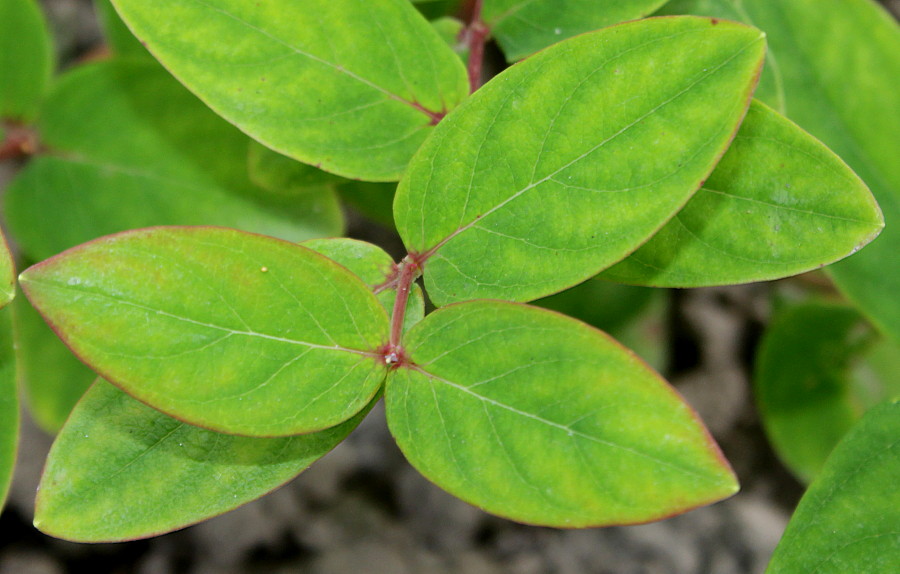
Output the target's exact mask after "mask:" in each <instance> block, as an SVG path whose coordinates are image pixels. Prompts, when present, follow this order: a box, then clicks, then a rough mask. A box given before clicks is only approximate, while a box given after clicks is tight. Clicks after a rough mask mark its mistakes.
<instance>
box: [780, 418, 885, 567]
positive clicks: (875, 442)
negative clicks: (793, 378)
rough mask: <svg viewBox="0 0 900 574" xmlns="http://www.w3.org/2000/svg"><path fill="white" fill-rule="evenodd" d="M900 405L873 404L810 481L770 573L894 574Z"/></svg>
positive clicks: (782, 540)
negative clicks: (819, 472) (848, 573)
mask: <svg viewBox="0 0 900 574" xmlns="http://www.w3.org/2000/svg"><path fill="white" fill-rule="evenodd" d="M897 437H900V403H898V402H888V403H885V404H882V405H879V406H877V407H875V408H873V409H872V410H871V411H869V412H868V413H866V415H865V417H863V419H862V420H861V421H860V422H859V424H858V425H857V426H855V427H854V428H853V430H851V431H850V433H849V434H848V435H847V436H846V437H845V438H844V440H842V441H841V443H840V444H839V445H838V446H837V448H835V449H834V452H833V453H832V454H831V456H830V457H829V458H828V461H827V462H826V463H825V467H824V468H823V469H822V473H821V474H820V475H819V477H818V478H817V479H816V480H815V482H813V483H812V485H810V487H809V489H808V490H807V491H806V494H805V495H804V496H803V499H802V500H801V501H800V505H799V506H798V507H797V510H796V511H795V512H794V515H793V517H792V518H791V521H790V522H789V523H788V526H787V529H786V530H785V532H784V536H783V537H782V539H781V542H780V543H779V544H778V547H777V548H776V549H775V554H774V555H773V556H772V562H771V563H770V564H769V568H768V570H766V572H767V574H780V573H784V574H793V573H795V572H816V573H817V574H844V573H846V572H866V573H872V574H890V573H892V572H895V571H896V570H897V548H898V547H900V532H898V531H897V525H898V524H900V489H898V488H897V477H898V476H900V441H898V439H897Z"/></svg>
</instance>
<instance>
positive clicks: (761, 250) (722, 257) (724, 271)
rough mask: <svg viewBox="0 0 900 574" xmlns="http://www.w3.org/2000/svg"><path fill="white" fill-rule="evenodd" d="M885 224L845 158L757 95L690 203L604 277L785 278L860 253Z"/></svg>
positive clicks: (662, 281) (682, 283) (672, 282)
mask: <svg viewBox="0 0 900 574" xmlns="http://www.w3.org/2000/svg"><path fill="white" fill-rule="evenodd" d="M883 227H884V220H883V219H882V216H881V211H880V210H879V208H878V205H877V204H876V203H875V200H874V199H873V197H872V194H871V193H870V192H869V190H868V188H867V187H866V185H865V184H864V183H863V182H862V181H861V180H860V179H859V178H858V177H857V176H856V174H854V173H853V171H852V170H851V169H850V168H849V167H847V165H846V164H845V163H844V162H842V161H841V160H840V158H838V157H837V156H835V155H834V153H832V152H831V151H830V150H828V148H826V147H825V146H824V145H822V144H821V143H820V142H818V141H817V140H815V139H814V138H813V137H811V136H810V135H808V134H806V133H805V132H804V131H803V130H801V129H800V128H798V127H797V126H796V125H794V124H793V123H791V122H790V121H788V120H787V119H785V118H783V117H781V116H780V115H778V114H777V113H776V112H774V111H773V110H771V109H770V108H768V107H766V106H764V105H762V104H760V103H758V102H754V104H753V105H751V106H750V110H749V112H748V113H747V117H746V119H745V120H744V123H743V124H741V129H740V131H739V132H738V134H737V136H736V137H735V139H734V142H733V143H732V144H731V147H729V148H728V151H727V152H726V153H725V156H724V157H723V158H722V161H720V162H719V164H718V165H717V166H716V169H715V171H713V173H712V175H710V176H709V178H708V179H707V180H706V182H705V183H704V184H703V187H701V188H700V190H699V191H698V192H697V193H696V194H695V195H694V197H692V198H691V200H690V201H689V202H688V204H687V205H686V206H685V207H684V209H682V210H681V211H679V212H678V213H677V214H676V215H675V217H673V218H672V219H671V221H669V223H668V224H666V226H665V227H663V228H662V229H661V230H660V231H659V232H658V233H657V234H656V235H654V236H653V238H652V239H650V241H648V242H647V243H645V244H644V245H643V246H641V248H640V249H638V250H637V251H636V252H635V253H633V254H632V255H630V256H629V257H627V258H626V259H625V260H624V261H622V262H621V263H618V264H617V265H614V266H613V267H611V268H610V269H608V270H606V271H605V272H604V273H603V274H602V276H603V277H604V278H606V279H609V280H612V281H620V282H623V283H632V284H638V285H651V286H657V287H701V286H708V285H723V284H734V283H750V282H753V281H763V280H771V279H778V278H781V277H788V276H791V275H796V274H799V273H802V272H805V271H809V270H812V269H816V268H819V267H821V266H823V265H826V264H828V263H832V262H834V261H836V260H838V259H842V258H843V257H846V256H847V255H850V254H852V253H855V252H856V251H858V250H859V249H860V248H861V247H862V246H863V245H865V244H867V243H868V242H869V241H871V240H872V239H873V238H874V237H875V236H876V235H877V234H878V233H880V232H881V229H882V228H883Z"/></svg>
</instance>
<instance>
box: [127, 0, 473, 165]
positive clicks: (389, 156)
mask: <svg viewBox="0 0 900 574" xmlns="http://www.w3.org/2000/svg"><path fill="white" fill-rule="evenodd" d="M113 4H115V6H116V7H117V8H118V10H119V13H120V14H121V15H122V17H123V19H124V20H125V21H126V22H127V23H128V25H129V26H130V27H131V29H132V31H134V33H135V34H136V35H137V36H138V37H139V38H141V39H143V40H144V41H145V42H146V43H147V46H148V47H149V49H150V51H151V52H152V53H153V54H154V56H156V57H157V58H158V59H159V60H160V61H161V62H162V63H163V64H164V65H165V66H166V68H167V69H169V70H170V71H171V72H172V73H173V74H174V75H175V76H176V77H178V78H179V79H180V80H181V81H183V82H184V83H185V85H187V86H188V87H189V88H190V89H191V90H192V91H193V92H194V93H196V94H197V95H198V96H200V98H201V99H203V101H205V102H207V103H208V104H209V105H210V107H212V108H213V109H214V110H216V111H217V112H218V113H220V114H221V115H222V116H223V117H225V118H226V119H228V120H229V121H230V122H232V123H234V124H235V125H237V126H238V127H240V128H241V129H242V130H243V131H245V132H246V133H248V134H250V135H251V136H253V137H254V138H256V139H257V140H259V141H260V142H262V143H264V144H266V145H267V146H269V147H271V148H272V149H275V150H277V151H279V152H281V153H284V154H285V155H288V156H290V157H293V158H296V159H298V160H300V161H302V162H304V163H308V164H312V165H320V166H321V167H322V168H323V169H325V170H328V171H331V172H334V173H337V174H340V175H344V176H348V177H357V178H363V179H370V180H376V181H387V180H395V179H397V178H399V176H400V174H401V173H402V172H403V170H404V169H405V167H406V164H407V163H408V162H409V158H410V157H412V154H413V153H414V152H415V151H416V149H418V147H419V146H420V145H421V143H422V141H423V140H424V139H425V136H426V135H427V134H428V132H429V131H430V126H431V125H433V123H434V122H436V121H437V120H438V119H439V118H440V117H442V116H443V114H444V113H445V112H447V111H448V110H450V109H452V108H453V107H454V106H456V105H457V104H458V103H459V102H460V101H461V100H462V99H463V98H464V97H466V95H467V94H468V83H467V81H466V72H465V69H464V68H463V66H462V63H461V62H460V61H459V58H458V57H457V56H456V55H455V54H454V53H453V51H452V50H451V49H450V48H449V47H447V45H446V44H444V41H443V40H442V39H441V38H440V37H439V36H438V34H437V32H435V31H434V30H433V29H432V28H431V26H430V25H429V24H428V22H427V21H426V20H425V19H424V18H423V17H422V16H421V15H420V14H419V13H418V12H417V11H416V10H415V8H413V6H412V5H411V4H410V3H409V2H408V1H407V0H382V1H381V2H363V1H360V0H306V1H304V2H294V1H291V0H277V1H272V2H266V3H256V2H244V1H243V0H210V1H208V2H195V1H193V0H162V1H157V2H152V3H148V2H144V1H143V0H114V2H113ZM211 38H214V39H222V41H210V39H211Z"/></svg>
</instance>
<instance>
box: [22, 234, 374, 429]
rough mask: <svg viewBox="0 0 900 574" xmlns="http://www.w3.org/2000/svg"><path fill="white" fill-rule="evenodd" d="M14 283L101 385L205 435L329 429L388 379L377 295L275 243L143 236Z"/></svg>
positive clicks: (52, 264)
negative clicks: (100, 378)
mask: <svg viewBox="0 0 900 574" xmlns="http://www.w3.org/2000/svg"><path fill="white" fill-rule="evenodd" d="M19 280H20V283H21V284H22V286H23V289H24V290H25V292H26V294H27V295H28V296H29V299H30V300H31V302H32V304H33V305H35V307H36V308H37V309H38V310H39V311H41V313H42V314H43V315H44V317H45V319H47V320H48V321H49V322H50V324H51V326H53V327H54V329H55V330H56V331H57V333H59V334H60V335H61V336H62V338H63V339H64V340H65V342H66V343H67V344H68V345H69V347H70V348H72V349H73V350H74V351H75V353H76V354H77V355H79V356H80V357H81V358H82V359H83V360H85V361H86V362H87V363H88V364H90V365H91V366H92V367H93V368H94V369H95V370H96V371H97V372H98V373H100V374H101V375H103V376H104V378H106V379H107V380H109V381H110V382H113V383H114V384H116V385H118V386H120V387H121V388H123V390H125V391H126V392H128V393H129V394H131V395H132V396H134V397H136V398H138V399H139V400H141V401H144V402H146V403H148V404H151V405H153V406H154V407H155V408H158V409H160V410H162V411H163V412H166V413H168V414H171V415H172V416H176V417H178V418H180V419H182V420H185V421H188V422H191V423H193V424H196V425H198V426H203V427H206V428H210V429H213V430H218V431H221V432H231V433H237V434H246V435H253V436H282V435H288V434H297V433H301V432H310V431H313V430H319V429H322V428H327V427H330V426H334V425H335V424H338V423H340V422H342V421H344V420H347V419H348V418H350V417H351V416H352V415H354V414H355V413H356V412H358V411H359V410H360V409H361V408H362V407H363V406H365V404H367V403H368V402H369V400H370V399H371V398H372V397H373V396H374V395H375V393H376V391H377V390H378V388H379V387H380V386H381V382H382V380H383V378H384V365H383V363H382V362H381V361H380V360H379V359H380V355H378V354H377V353H376V349H377V348H378V347H379V346H380V345H382V344H383V343H384V342H386V340H387V332H388V319H387V314H386V313H385V311H384V309H383V308H382V307H381V305H380V304H379V303H378V301H377V300H376V299H375V297H374V296H373V295H372V293H371V292H370V291H369V290H368V289H367V288H366V287H365V285H363V284H362V282H361V281H360V280H359V279H358V278H356V277H355V276H354V275H352V274H351V273H350V272H348V271H347V270H346V269H344V268H343V267H341V266H339V265H337V264H335V263H333V262H331V261H330V260H328V259H327V258H325V257H323V256H321V255H318V254H316V253H315V252H313V251H311V250H308V249H305V248H303V247H299V246H297V245H294V244H290V243H287V242H282V241H279V240H276V239H272V238H267V237H263V236H257V235H252V234H248V233H243V232H238V231H235V230H229V229H219V228H177V227H171V228H166V227H163V228H152V229H147V230H137V231H133V232H126V233H122V234H119V235H115V236H110V237H106V238H102V239H99V240H95V241H93V242H91V243H88V244H85V245H83V246H80V247H77V248H74V249H72V250H70V251H68V252H66V253H64V254H62V255H60V256H58V257H55V258H53V259H50V260H48V261H45V262H44V263H41V264H39V265H37V266H34V267H31V268H30V269H29V270H27V271H26V272H25V273H23V274H22V275H21V276H20V279H19ZM110 333H116V337H114V338H111V337H110V336H109V334H110ZM285 397H287V398H288V400H283V399H284V398H285Z"/></svg>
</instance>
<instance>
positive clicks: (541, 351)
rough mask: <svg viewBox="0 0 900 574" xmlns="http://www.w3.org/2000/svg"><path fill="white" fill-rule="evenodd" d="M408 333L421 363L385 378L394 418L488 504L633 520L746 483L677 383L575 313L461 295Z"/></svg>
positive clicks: (526, 513) (463, 490)
mask: <svg viewBox="0 0 900 574" xmlns="http://www.w3.org/2000/svg"><path fill="white" fill-rule="evenodd" d="M407 345H408V346H407V353H408V355H409V360H410V361H411V362H412V363H413V365H412V366H408V367H406V368H403V367H401V368H400V369H398V370H395V371H393V372H392V373H391V375H390V376H389V379H388V383H387V387H386V390H385V397H386V406H387V417H388V425H389V427H390V429H391V432H392V434H393V435H394V437H395V439H396V440H397V442H398V444H399V445H400V448H401V450H402V451H403V453H404V454H405V455H406V457H407V459H408V460H409V461H410V462H411V463H412V464H413V466H415V467H416V468H417V469H418V470H419V471H420V472H422V473H423V474H424V475H425V476H426V477H428V478H429V479H430V480H432V481H434V482H435V483H436V484H438V485H439V486H441V487H442V488H444V489H446V490H448V491H449V492H451V493H452V494H454V495H456V496H459V497H460V498H462V499H463V500H466V501H467V502H469V503H471V504H475V505H476V506H479V507H481V508H483V509H485V510H487V511H488V512H492V513H494V514H499V515H501V516H504V517H507V518H512V519H514V520H517V521H522V522H527V523H532V524H540V525H545V526H559V527H583V526H598V525H610V524H627V523H637V522H646V521H649V520H653V519H658V518H662V517H664V516H668V515H671V514H675V513H679V512H683V511H685V510H687V509H689V508H692V507H695V506H699V505H702V504H707V503H709V502H712V501H714V500H718V499H721V498H723V497H726V496H729V495H731V494H733V493H734V492H735V490H736V488H737V484H736V482H735V480H734V477H733V475H732V474H731V471H730V469H729V468H728V466H727V463H725V462H724V459H722V458H721V454H720V453H719V452H718V449H717V448H716V447H715V446H714V443H713V442H712V440H711V439H710V437H709V435H708V434H707V433H706V431H705V430H704V429H703V427H702V425H701V424H699V422H698V421H697V419H696V418H695V415H694V414H693V413H692V412H691V411H690V409H689V408H688V407H687V406H686V405H685V404H684V403H683V402H681V401H680V399H678V398H677V395H676V394H675V393H674V392H673V391H672V390H671V388H670V387H668V386H667V385H665V383H664V382H663V381H662V379H660V378H659V377H658V375H656V374H655V373H653V372H652V371H651V370H650V369H649V368H647V367H646V366H645V365H643V364H642V363H641V362H640V360H639V359H637V358H635V357H634V356H633V355H631V354H630V353H628V352H627V351H625V350H624V349H623V348H621V347H620V346H619V345H618V344H616V343H615V342H614V341H612V340H611V339H609V338H608V337H607V336H605V335H604V334H602V333H601V332H599V331H596V330H594V329H592V328H590V327H588V326H586V325H584V324H581V323H578V322H576V321H574V320H572V319H569V318H568V317H564V316H562V315H558V314H555V313H552V312H548V311H544V310H540V309H537V308H533V307H527V306H524V305H516V304H511V303H501V302H493V301H482V302H470V303H463V304H459V305H452V306H449V307H446V308H444V309H441V310H439V311H436V312H435V313H433V314H431V315H429V316H428V317H427V318H426V319H425V320H424V321H423V322H422V323H420V324H419V325H418V326H417V327H416V328H414V329H413V330H412V331H411V332H410V334H409V336H408V339H407ZM651 419H652V420H651ZM638 420H641V421H642V422H638ZM601 469H602V471H601Z"/></svg>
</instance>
